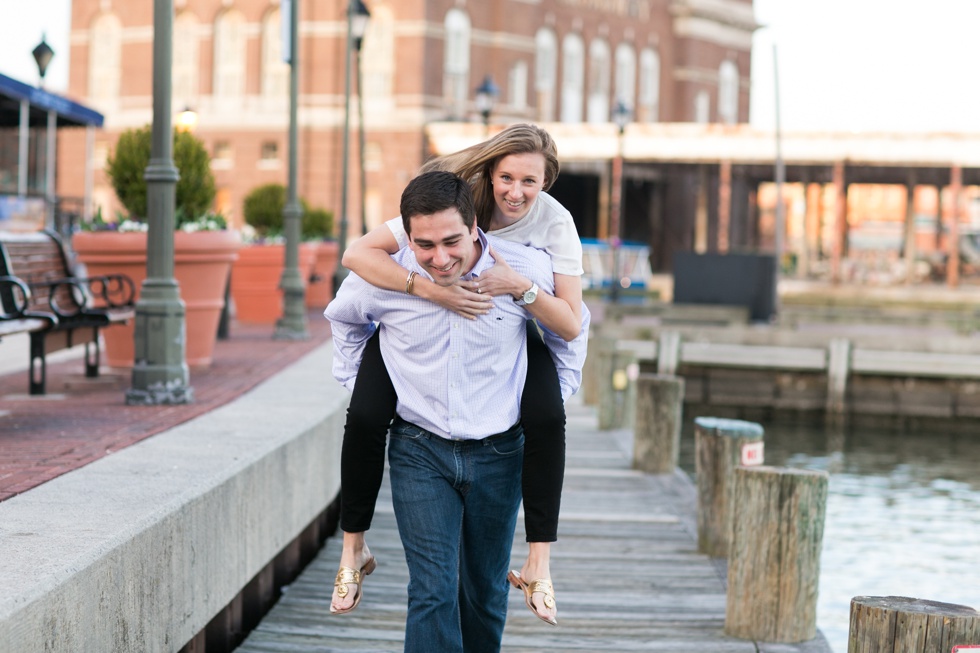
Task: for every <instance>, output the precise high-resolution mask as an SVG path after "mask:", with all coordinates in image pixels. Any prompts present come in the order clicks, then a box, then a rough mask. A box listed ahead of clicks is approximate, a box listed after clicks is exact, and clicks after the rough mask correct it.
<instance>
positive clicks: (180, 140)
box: [106, 125, 217, 227]
mask: <svg viewBox="0 0 980 653" xmlns="http://www.w3.org/2000/svg"><path fill="white" fill-rule="evenodd" d="M152 137H153V134H152V129H151V127H150V126H149V125H147V126H146V127H143V128H141V129H130V130H127V131H125V132H123V133H122V134H121V135H120V136H119V141H118V142H117V143H116V148H115V151H114V152H113V153H112V155H110V156H109V158H108V159H107V160H106V174H107V175H108V177H109V181H110V183H112V188H113V190H115V191H116V196H117V197H118V198H119V201H120V202H122V204H123V206H125V207H126V210H127V211H129V214H130V217H132V218H134V219H137V220H145V219H146V217H147V216H146V180H145V179H144V178H143V175H144V174H145V172H146V166H147V165H149V163H150V148H151V143H152ZM173 157H174V165H175V166H177V170H178V171H179V173H180V179H179V180H178V181H177V188H176V195H177V204H176V208H177V215H178V217H181V216H187V217H188V219H193V218H196V217H197V216H200V215H202V214H204V213H205V212H207V211H208V209H210V208H211V204H212V203H213V202H214V196H215V194H216V192H217V191H216V188H215V183H214V175H213V174H212V172H211V157H210V156H209V155H208V151H207V149H206V148H205V147H204V143H202V142H201V141H200V140H198V139H197V137H195V136H194V135H193V134H191V133H190V132H185V131H177V130H175V131H174V152H173ZM174 226H175V227H180V224H176V225H174Z"/></svg>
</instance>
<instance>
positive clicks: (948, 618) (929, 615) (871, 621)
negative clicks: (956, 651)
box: [847, 596, 980, 653]
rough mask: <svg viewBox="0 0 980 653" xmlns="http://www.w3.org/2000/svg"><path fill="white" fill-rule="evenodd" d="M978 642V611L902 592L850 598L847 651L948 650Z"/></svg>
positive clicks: (939, 652) (922, 652) (912, 652)
mask: <svg viewBox="0 0 980 653" xmlns="http://www.w3.org/2000/svg"><path fill="white" fill-rule="evenodd" d="M969 644H974V645H978V644H980V612H977V611H976V610H974V609H973V608H969V607H967V606H965V605H955V604H953V603H939V602H936V601H924V600H921V599H912V598H908V597H905V596H856V597H854V598H853V599H851V624H850V629H849V630H848V634H847V653H897V652H898V651H902V652H905V653H949V651H952V650H953V647H954V646H961V645H969Z"/></svg>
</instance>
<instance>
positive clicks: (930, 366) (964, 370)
mask: <svg viewBox="0 0 980 653" xmlns="http://www.w3.org/2000/svg"><path fill="white" fill-rule="evenodd" d="M851 371H852V372H854V373H857V374H882V375H896V376H927V377H929V376H931V377H945V378H960V379H980V355H977V354H952V353H942V352H916V351H886V350H876V349H865V348H855V349H854V351H853V352H852V353H851Z"/></svg>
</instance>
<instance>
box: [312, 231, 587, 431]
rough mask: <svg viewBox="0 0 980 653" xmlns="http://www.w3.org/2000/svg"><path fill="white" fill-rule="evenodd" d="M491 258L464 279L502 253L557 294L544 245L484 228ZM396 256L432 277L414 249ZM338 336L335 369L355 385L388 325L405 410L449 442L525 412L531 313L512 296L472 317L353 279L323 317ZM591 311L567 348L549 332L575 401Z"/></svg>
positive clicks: (385, 346)
mask: <svg viewBox="0 0 980 653" xmlns="http://www.w3.org/2000/svg"><path fill="white" fill-rule="evenodd" d="M479 236H480V241H481V243H482V244H483V253H482V255H481V256H480V258H479V260H478V261H477V262H476V264H475V265H474V266H473V269H472V271H471V272H470V273H469V274H467V275H464V277H463V278H464V279H472V278H476V277H478V276H479V275H480V273H482V272H483V271H485V270H488V269H489V268H490V267H492V266H493V264H494V261H493V257H492V256H491V253H490V252H489V251H488V248H487V244H488V243H489V244H490V245H491V247H492V248H493V251H494V252H499V254H500V256H501V257H502V258H503V259H504V260H505V261H507V263H508V264H509V265H510V266H511V267H512V268H513V269H514V270H515V271H517V272H518V273H520V274H522V275H523V276H525V277H527V278H528V279H531V280H532V281H533V282H534V283H536V284H538V286H539V287H540V288H541V290H542V291H545V292H548V293H551V294H553V293H554V286H555V281H554V275H553V274H552V271H551V259H550V258H549V256H548V255H547V254H546V253H544V252H541V251H539V250H536V249H532V248H530V247H526V246H524V245H520V244H518V243H513V242H510V241H506V240H502V239H500V238H494V237H493V236H486V235H485V234H484V233H483V232H482V231H480V232H479ZM394 259H395V260H396V261H397V262H398V263H399V264H401V265H402V266H403V267H405V268H406V269H407V270H415V271H416V272H418V273H419V274H421V275H423V276H425V277H426V278H429V279H431V277H430V276H429V275H428V274H427V273H426V272H425V271H424V270H423V269H422V267H421V266H420V265H419V264H418V262H417V261H416V260H415V255H414V253H413V252H412V250H411V248H404V249H402V250H401V251H399V252H398V253H397V254H395V256H394ZM324 315H325V316H326V318H327V319H328V320H330V324H331V329H332V332H333V347H334V359H333V373H334V376H335V377H336V378H337V380H338V381H340V382H341V383H342V384H344V386H346V387H347V388H348V389H349V390H352V389H353V387H354V380H355V378H356V376H357V368H358V365H359V364H360V361H361V355H362V353H363V351H364V345H365V343H366V342H367V340H368V339H369V338H370V337H371V335H372V334H373V333H374V330H375V328H376V323H380V329H381V342H380V345H381V354H382V356H383V357H384V360H385V365H386V366H387V368H388V373H389V375H390V376H391V381H392V384H393V385H394V388H395V392H396V393H397V394H398V407H397V411H398V414H399V415H400V416H401V417H402V419H405V420H407V421H409V422H412V423H413V424H416V425H417V426H420V427H422V428H424V429H426V430H428V431H431V432H433V433H435V434H437V435H439V436H442V437H445V438H461V439H479V438H485V437H487V436H490V435H494V434H496V433H500V432H502V431H505V430H507V429H508V428H510V427H511V426H513V425H514V424H515V423H516V422H517V421H518V418H519V416H520V399H521V393H522V392H523V389H524V377H525V374H526V371H527V351H526V348H525V341H526V338H527V334H526V331H525V323H526V321H527V320H528V319H530V317H531V315H530V313H528V312H527V311H526V310H525V309H524V308H523V307H521V306H518V305H517V304H516V303H515V302H514V300H513V299H512V298H511V297H510V296H509V295H502V296H499V297H494V298H493V308H492V309H491V310H490V313H488V314H487V315H483V316H480V317H479V318H477V319H476V320H468V319H466V318H464V317H460V316H459V315H457V314H456V313H453V312H452V311H449V310H447V309H445V308H442V307H441V306H439V305H438V304H434V303H432V302H430V301H427V300H425V299H422V298H420V297H416V296H415V295H408V294H406V293H404V292H400V291H391V290H384V289H381V288H377V287H375V286H372V285H371V284H369V283H368V282H366V281H365V280H364V279H362V278H360V277H358V276H357V275H355V274H351V275H350V276H348V277H347V279H346V280H345V281H344V283H343V284H342V285H341V287H340V289H339V291H338V293H337V296H336V298H335V299H334V300H333V301H331V302H330V304H329V305H328V306H327V308H326V310H325V311H324ZM589 319H590V317H589V311H588V309H587V308H586V307H585V305H584V304H583V305H582V331H581V332H580V334H579V336H578V337H577V338H576V339H575V340H573V341H572V342H565V341H564V340H562V339H561V338H559V337H558V336H556V335H555V334H553V333H551V332H550V331H548V330H547V329H545V330H544V339H545V342H546V343H547V345H548V348H549V349H550V351H551V353H552V358H553V359H554V360H555V364H556V366H557V369H558V377H559V380H560V382H561V389H562V396H563V397H564V398H565V399H567V398H568V397H569V396H570V395H571V394H572V393H573V392H575V391H576V390H578V387H579V385H580V383H581V380H582V365H583V363H584V362H585V353H586V343H587V340H588V326H589Z"/></svg>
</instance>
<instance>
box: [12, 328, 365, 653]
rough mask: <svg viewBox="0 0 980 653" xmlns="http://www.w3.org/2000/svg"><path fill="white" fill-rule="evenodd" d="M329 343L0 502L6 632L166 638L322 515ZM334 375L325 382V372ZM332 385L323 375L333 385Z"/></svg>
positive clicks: (40, 639) (178, 638)
mask: <svg viewBox="0 0 980 653" xmlns="http://www.w3.org/2000/svg"><path fill="white" fill-rule="evenodd" d="M330 365H331V346H330V344H329V343H327V344H325V345H321V346H320V347H319V348H317V349H315V350H314V351H313V352H312V353H310V354H308V355H307V356H305V357H304V358H302V359H300V360H299V361H298V362H296V363H294V364H293V365H291V366H290V367H288V368H286V369H285V370H283V371H282V372H280V373H278V374H277V375H275V376H273V377H271V378H270V379H268V380H267V381H265V382H263V383H262V384H260V385H259V386H257V387H256V388H254V389H253V390H251V391H250V392H247V393H246V394H244V395H242V396H241V397H239V398H237V399H235V400H234V401H232V402H230V403H228V404H226V405H225V406H222V407H221V408H219V409H216V410H214V411H211V412H209V413H206V414H204V415H202V416H200V417H198V418H196V419H193V420H191V421H189V422H185V423H184V424H181V425H179V426H177V427H175V428H172V429H170V430H168V431H165V432H163V433H160V434H158V435H156V436H153V437H150V438H148V439H146V440H144V441H142V442H139V443H137V444H134V445H132V446H129V447H127V448H125V449H122V450H120V451H118V452H114V453H112V454H110V455H108V456H106V457H104V458H102V459H100V460H98V461H96V462H93V463H91V464H89V465H86V466H84V467H82V468H80V469H77V470H75V471H72V472H70V473H67V474H65V475H63V476H60V477H58V478H56V479H54V480H52V481H49V482H47V483H44V484H43V485H40V486H39V487H37V488H34V489H32V490H30V491H27V492H25V493H23V494H20V495H17V496H15V497H13V498H11V499H8V500H7V501H4V502H2V503H0V588H2V592H0V642H2V643H3V646H2V648H3V649H4V650H8V651H18V653H33V652H35V651H36V652H42V651H57V650H66V651H67V650H73V651H83V650H84V651H145V652H147V653H149V652H153V651H173V650H177V649H180V648H181V647H182V646H184V644H185V643H187V642H189V641H191V640H192V638H194V637H195V636H197V635H198V633H200V632H202V631H203V630H204V629H205V627H206V626H207V625H208V623H209V621H210V620H211V619H212V618H213V617H214V616H215V615H216V614H218V613H219V612H220V611H221V610H222V609H224V608H225V606H227V605H228V604H229V603H230V602H231V601H232V600H233V599H235V597H236V596H239V595H240V593H241V592H242V590H243V588H244V587H245V586H246V584H248V583H249V581H250V580H252V579H253V578H254V577H256V576H257V575H258V574H259V573H260V572H262V571H263V569H267V568H268V566H269V565H270V563H271V561H273V560H274V559H275V558H276V556H277V555H278V554H280V553H281V552H282V551H283V550H284V548H285V547H287V546H288V545H290V543H292V542H294V541H295V540H296V539H297V538H298V537H299V536H300V534H301V533H303V532H304V529H307V528H308V527H309V526H310V524H311V523H314V522H315V521H316V520H317V519H318V518H319V517H320V516H322V515H323V513H324V511H325V509H326V508H327V506H328V505H330V504H331V503H332V502H333V501H334V499H335V498H336V496H337V494H338V492H339V488H340V470H339V465H327V464H325V461H330V460H334V461H338V460H339V459H340V446H341V439H342V434H343V425H344V420H345V412H346V408H347V403H348V399H349V395H348V393H347V392H346V391H345V390H343V389H342V388H340V386H339V385H336V384H333V386H332V388H330V389H329V391H325V387H324V379H325V378H329V370H330ZM331 383H332V382H331ZM334 388H335V389H336V391H333V389H334Z"/></svg>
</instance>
